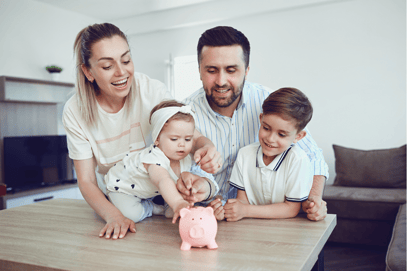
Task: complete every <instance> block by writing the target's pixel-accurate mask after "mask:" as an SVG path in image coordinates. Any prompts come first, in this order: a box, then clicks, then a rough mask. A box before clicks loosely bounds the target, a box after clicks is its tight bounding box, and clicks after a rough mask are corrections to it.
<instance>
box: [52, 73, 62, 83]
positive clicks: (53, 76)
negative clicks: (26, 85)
mask: <svg viewBox="0 0 407 271" xmlns="http://www.w3.org/2000/svg"><path fill="white" fill-rule="evenodd" d="M60 75H61V74H60V73H59V72H53V73H51V79H52V81H58V80H59V76H60Z"/></svg>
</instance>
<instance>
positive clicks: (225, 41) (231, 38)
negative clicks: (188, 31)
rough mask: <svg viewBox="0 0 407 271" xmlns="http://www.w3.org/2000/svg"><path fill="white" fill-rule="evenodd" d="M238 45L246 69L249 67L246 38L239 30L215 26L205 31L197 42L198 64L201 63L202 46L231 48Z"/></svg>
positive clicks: (248, 51)
mask: <svg viewBox="0 0 407 271" xmlns="http://www.w3.org/2000/svg"><path fill="white" fill-rule="evenodd" d="M232 45H240V46H242V49H243V57H244V62H245V66H246V68H247V67H249V58H250V43H249V40H248V39H247V38H246V36H245V35H244V34H243V33H242V32H240V31H239V30H236V29H234V28H233V27H230V26H217V27H214V28H211V29H208V30H206V31H205V32H204V33H203V34H202V35H201V37H200V38H199V41H198V48H197V49H198V63H201V53H202V48H203V47H204V46H212V47H218V46H232Z"/></svg>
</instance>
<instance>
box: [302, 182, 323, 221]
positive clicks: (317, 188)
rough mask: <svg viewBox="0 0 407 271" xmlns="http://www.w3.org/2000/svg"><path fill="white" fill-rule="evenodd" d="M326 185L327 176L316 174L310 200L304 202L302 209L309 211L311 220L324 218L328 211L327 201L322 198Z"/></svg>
mask: <svg viewBox="0 0 407 271" xmlns="http://www.w3.org/2000/svg"><path fill="white" fill-rule="evenodd" d="M324 186H325V176H322V175H315V176H314V180H313V182H312V187H311V192H310V193H309V196H308V200H306V201H304V202H303V203H302V209H303V210H304V212H306V213H307V217H308V219H309V220H314V221H319V220H322V219H324V218H325V217H326V215H327V213H328V209H327V206H326V202H325V201H324V200H322V194H323V192H324Z"/></svg>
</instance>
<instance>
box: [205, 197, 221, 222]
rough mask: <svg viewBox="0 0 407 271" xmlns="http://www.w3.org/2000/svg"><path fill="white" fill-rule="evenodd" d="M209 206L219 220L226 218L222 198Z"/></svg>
mask: <svg viewBox="0 0 407 271" xmlns="http://www.w3.org/2000/svg"><path fill="white" fill-rule="evenodd" d="M208 206H209V207H212V209H213V214H214V215H215V217H216V219H217V220H223V219H224V218H225V210H224V209H223V206H222V201H221V200H220V198H217V199H215V200H213V201H211V202H210V203H209V204H208Z"/></svg>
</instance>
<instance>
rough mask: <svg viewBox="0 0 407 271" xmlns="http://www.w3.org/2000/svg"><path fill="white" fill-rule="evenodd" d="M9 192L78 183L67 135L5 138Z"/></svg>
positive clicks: (6, 180)
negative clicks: (69, 151) (69, 152)
mask: <svg viewBox="0 0 407 271" xmlns="http://www.w3.org/2000/svg"><path fill="white" fill-rule="evenodd" d="M3 150H4V182H5V184H6V185H7V191H8V192H9V191H14V192H15V191H21V190H29V189H34V188H38V187H42V186H49V185H56V184H61V183H64V182H76V180H75V179H74V172H73V161H72V160H71V159H70V158H69V156H68V148H67V143H66V136H65V135H58V136H19V137H4V139H3Z"/></svg>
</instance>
